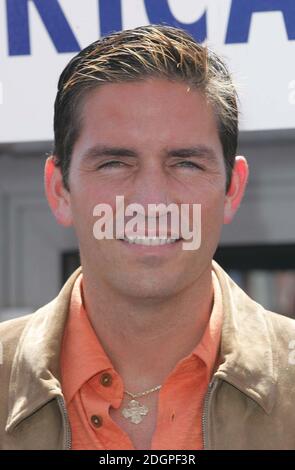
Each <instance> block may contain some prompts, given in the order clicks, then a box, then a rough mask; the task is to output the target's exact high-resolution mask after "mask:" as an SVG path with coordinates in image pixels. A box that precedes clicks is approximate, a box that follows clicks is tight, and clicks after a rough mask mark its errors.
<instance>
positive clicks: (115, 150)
mask: <svg viewBox="0 0 295 470" xmlns="http://www.w3.org/2000/svg"><path fill="white" fill-rule="evenodd" d="M164 153H165V155H166V156H168V157H179V158H191V157H198V158H199V159H202V160H213V161H216V158H217V157H216V153H215V152H214V150H213V149H212V148H211V147H207V146H205V145H197V146H193V147H180V148H174V149H167V148H166V149H165V150H164ZM138 156H139V153H138V152H137V151H136V150H133V149H131V148H127V147H126V148H125V147H111V146H108V145H101V144H98V145H95V146H94V147H91V148H89V149H87V150H86V151H85V152H84V153H83V155H82V159H83V160H84V161H92V160H96V159H97V158H100V157H127V158H128V157H133V158H134V157H138Z"/></svg>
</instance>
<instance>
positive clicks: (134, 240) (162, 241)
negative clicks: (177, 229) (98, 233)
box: [121, 236, 181, 246]
mask: <svg viewBox="0 0 295 470" xmlns="http://www.w3.org/2000/svg"><path fill="white" fill-rule="evenodd" d="M121 240H122V241H124V242H127V243H129V244H135V245H144V246H161V245H170V244H172V243H177V242H179V241H180V240H181V238H173V237H138V236H136V237H127V236H125V237H124V238H123V239H121Z"/></svg>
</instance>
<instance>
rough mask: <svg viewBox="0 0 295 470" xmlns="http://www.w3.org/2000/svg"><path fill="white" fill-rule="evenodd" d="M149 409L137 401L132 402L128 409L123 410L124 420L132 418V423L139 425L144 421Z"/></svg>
mask: <svg viewBox="0 0 295 470" xmlns="http://www.w3.org/2000/svg"><path fill="white" fill-rule="evenodd" d="M148 411H149V410H148V408H147V407H146V406H144V405H141V404H140V403H139V402H138V401H136V400H131V401H130V402H129V403H128V408H124V409H123V410H122V415H123V416H124V418H127V419H128V418H130V421H131V423H134V424H139V423H141V421H142V420H143V416H145V415H146V414H147V413H148Z"/></svg>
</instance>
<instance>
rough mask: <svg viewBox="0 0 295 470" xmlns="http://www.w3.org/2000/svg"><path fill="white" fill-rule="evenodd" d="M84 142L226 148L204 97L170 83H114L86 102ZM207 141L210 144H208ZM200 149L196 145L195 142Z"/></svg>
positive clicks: (87, 97) (194, 91)
mask: <svg viewBox="0 0 295 470" xmlns="http://www.w3.org/2000/svg"><path fill="white" fill-rule="evenodd" d="M81 118H82V119H81V123H82V124H81V132H80V137H81V138H84V139H85V140H88V142H89V140H91V141H93V139H98V140H99V139H102V138H103V140H104V141H106V140H108V139H111V140H112V143H116V144H120V145H121V144H124V143H126V144H127V143H130V140H132V143H133V144H134V145H136V143H137V142H138V143H139V144H143V142H146V143H149V144H151V141H152V140H153V142H154V143H155V144H156V143H158V144H161V143H162V144H167V141H169V142H170V143H171V144H173V142H175V144H177V145H181V144H185V143H187V140H192V141H196V140H198V141H199V142H198V143H199V144H202V143H204V144H205V143H208V140H210V141H211V143H213V144H214V143H216V145H220V142H219V136H218V127H217V122H216V117H215V114H214V112H213V109H212V107H211V105H210V104H209V103H208V102H207V99H206V97H205V95H204V93H203V92H201V91H200V90H197V89H194V88H190V86H189V85H188V84H186V83H182V82H175V81H169V80H166V79H155V78H153V79H148V80H144V81H138V82H124V83H109V84H103V85H101V86H98V87H97V88H95V89H94V90H92V91H91V92H89V93H88V94H87V95H86V97H85V98H84V101H83V105H82V109H81ZM202 141H204V142H202ZM191 143H195V142H191Z"/></svg>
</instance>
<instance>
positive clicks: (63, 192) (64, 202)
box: [44, 155, 73, 227]
mask: <svg viewBox="0 0 295 470" xmlns="http://www.w3.org/2000/svg"><path fill="white" fill-rule="evenodd" d="M54 158H55V157H54V155H51V156H50V157H48V158H47V160H46V163H45V169H44V185H45V193H46V197H47V201H48V204H49V206H50V208H51V211H52V213H53V215H54V216H55V218H56V220H57V222H58V223H59V224H61V225H64V226H65V227H68V226H70V225H72V223H73V220H72V210H71V203H70V193H69V191H68V190H67V189H66V188H65V187H64V184H63V179H62V173H61V169H60V167H58V166H56V164H55V162H54Z"/></svg>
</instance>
